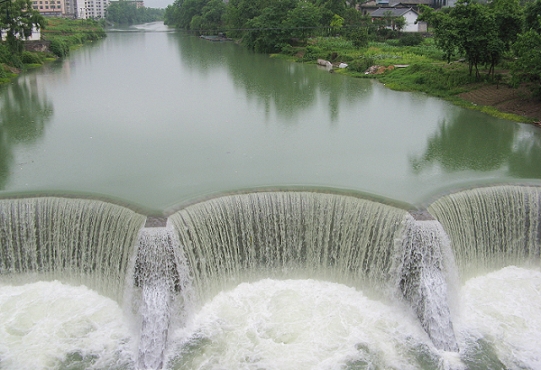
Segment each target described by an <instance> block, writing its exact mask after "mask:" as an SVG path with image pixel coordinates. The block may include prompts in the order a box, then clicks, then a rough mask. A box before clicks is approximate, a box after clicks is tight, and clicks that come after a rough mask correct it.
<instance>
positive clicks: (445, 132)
mask: <svg viewBox="0 0 541 370" xmlns="http://www.w3.org/2000/svg"><path fill="white" fill-rule="evenodd" d="M536 130H537V129H536V128H534V127H530V126H525V125H518V124H513V123H509V122H504V121H501V120H498V119H496V118H491V117H488V116H486V115H483V114H477V115H473V114H472V112H469V111H466V110H460V111H459V112H458V113H457V114H455V115H454V116H453V117H451V119H443V120H442V121H441V122H440V123H439V127H438V131H437V132H436V133H435V134H433V135H432V136H430V137H429V138H428V143H427V147H426V150H425V152H424V154H423V155H422V156H420V157H414V158H411V159H410V162H411V165H412V167H413V169H414V171H415V172H416V173H421V172H423V171H425V170H428V169H430V168H431V167H432V166H434V165H439V166H440V167H441V168H442V169H443V170H444V171H445V172H456V171H463V170H474V171H484V172H486V171H493V170H497V169H502V168H503V169H507V170H508V171H509V175H512V176H514V177H521V178H540V177H541V166H539V163H540V161H541V135H540V132H539V130H537V132H536Z"/></svg>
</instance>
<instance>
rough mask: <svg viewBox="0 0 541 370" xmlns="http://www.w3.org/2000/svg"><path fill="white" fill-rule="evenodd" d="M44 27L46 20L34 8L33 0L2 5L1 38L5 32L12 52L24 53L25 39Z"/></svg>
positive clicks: (19, 0)
mask: <svg viewBox="0 0 541 370" xmlns="http://www.w3.org/2000/svg"><path fill="white" fill-rule="evenodd" d="M44 26H45V19H44V18H43V16H42V15H41V14H40V13H39V12H38V11H37V10H34V9H33V8H32V0H12V1H6V2H3V3H2V4H0V36H1V32H2V30H4V32H6V42H7V43H8V45H9V47H10V49H11V51H12V52H16V53H20V52H22V49H23V39H27V38H29V37H30V36H32V30H33V29H37V30H39V29H41V28H43V27H44Z"/></svg>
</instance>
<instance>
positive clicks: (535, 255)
mask: <svg viewBox="0 0 541 370" xmlns="http://www.w3.org/2000/svg"><path fill="white" fill-rule="evenodd" d="M428 210H429V211H430V213H431V214H433V215H434V217H435V218H436V219H437V220H438V221H439V222H441V224H442V225H443V228H444V229H445V230H446V231H447V233H448V234H449V236H450V237H451V240H452V241H453V252H454V255H455V259H456V263H457V266H458V268H459V270H460V275H461V277H463V278H464V277H469V276H474V275H476V274H480V273H483V272H489V271H493V270H496V269H500V268H502V267H505V266H510V265H518V266H534V267H535V266H539V263H540V245H541V188H539V187H528V186H494V187H487V188H477V189H471V190H467V191H463V192H459V193H456V194H451V195H449V196H445V197H442V198H440V199H439V200H437V201H436V202H434V203H433V204H431V205H430V207H429V208H428Z"/></svg>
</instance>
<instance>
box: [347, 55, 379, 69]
mask: <svg viewBox="0 0 541 370" xmlns="http://www.w3.org/2000/svg"><path fill="white" fill-rule="evenodd" d="M374 64H376V63H375V61H374V59H373V58H370V57H367V56H362V57H360V58H357V59H355V60H353V61H351V62H349V63H348V69H349V70H352V71H355V72H364V71H366V70H367V69H368V68H370V67H372V66H373V65H374Z"/></svg>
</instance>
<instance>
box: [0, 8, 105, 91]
mask: <svg viewBox="0 0 541 370" xmlns="http://www.w3.org/2000/svg"><path fill="white" fill-rule="evenodd" d="M105 36H106V34H105V30H104V29H103V27H102V26H101V25H100V23H98V22H97V21H93V20H90V19H84V20H75V19H66V18H47V25H46V27H45V28H44V29H42V30H41V41H32V42H26V43H25V50H24V51H23V52H22V53H21V54H15V53H11V52H10V51H9V50H8V48H7V46H6V45H4V44H0V84H4V83H8V82H10V81H11V79H13V78H15V77H17V75H19V74H20V73H21V72H22V71H25V70H28V69H31V68H37V67H40V66H41V65H43V64H45V63H47V62H50V61H53V60H56V59H58V58H62V57H65V56H67V55H69V52H70V50H72V49H75V48H78V47H80V46H81V45H83V44H86V43H89V42H93V41H96V40H99V39H101V38H104V37H105ZM36 44H39V45H38V46H37V47H36Z"/></svg>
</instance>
